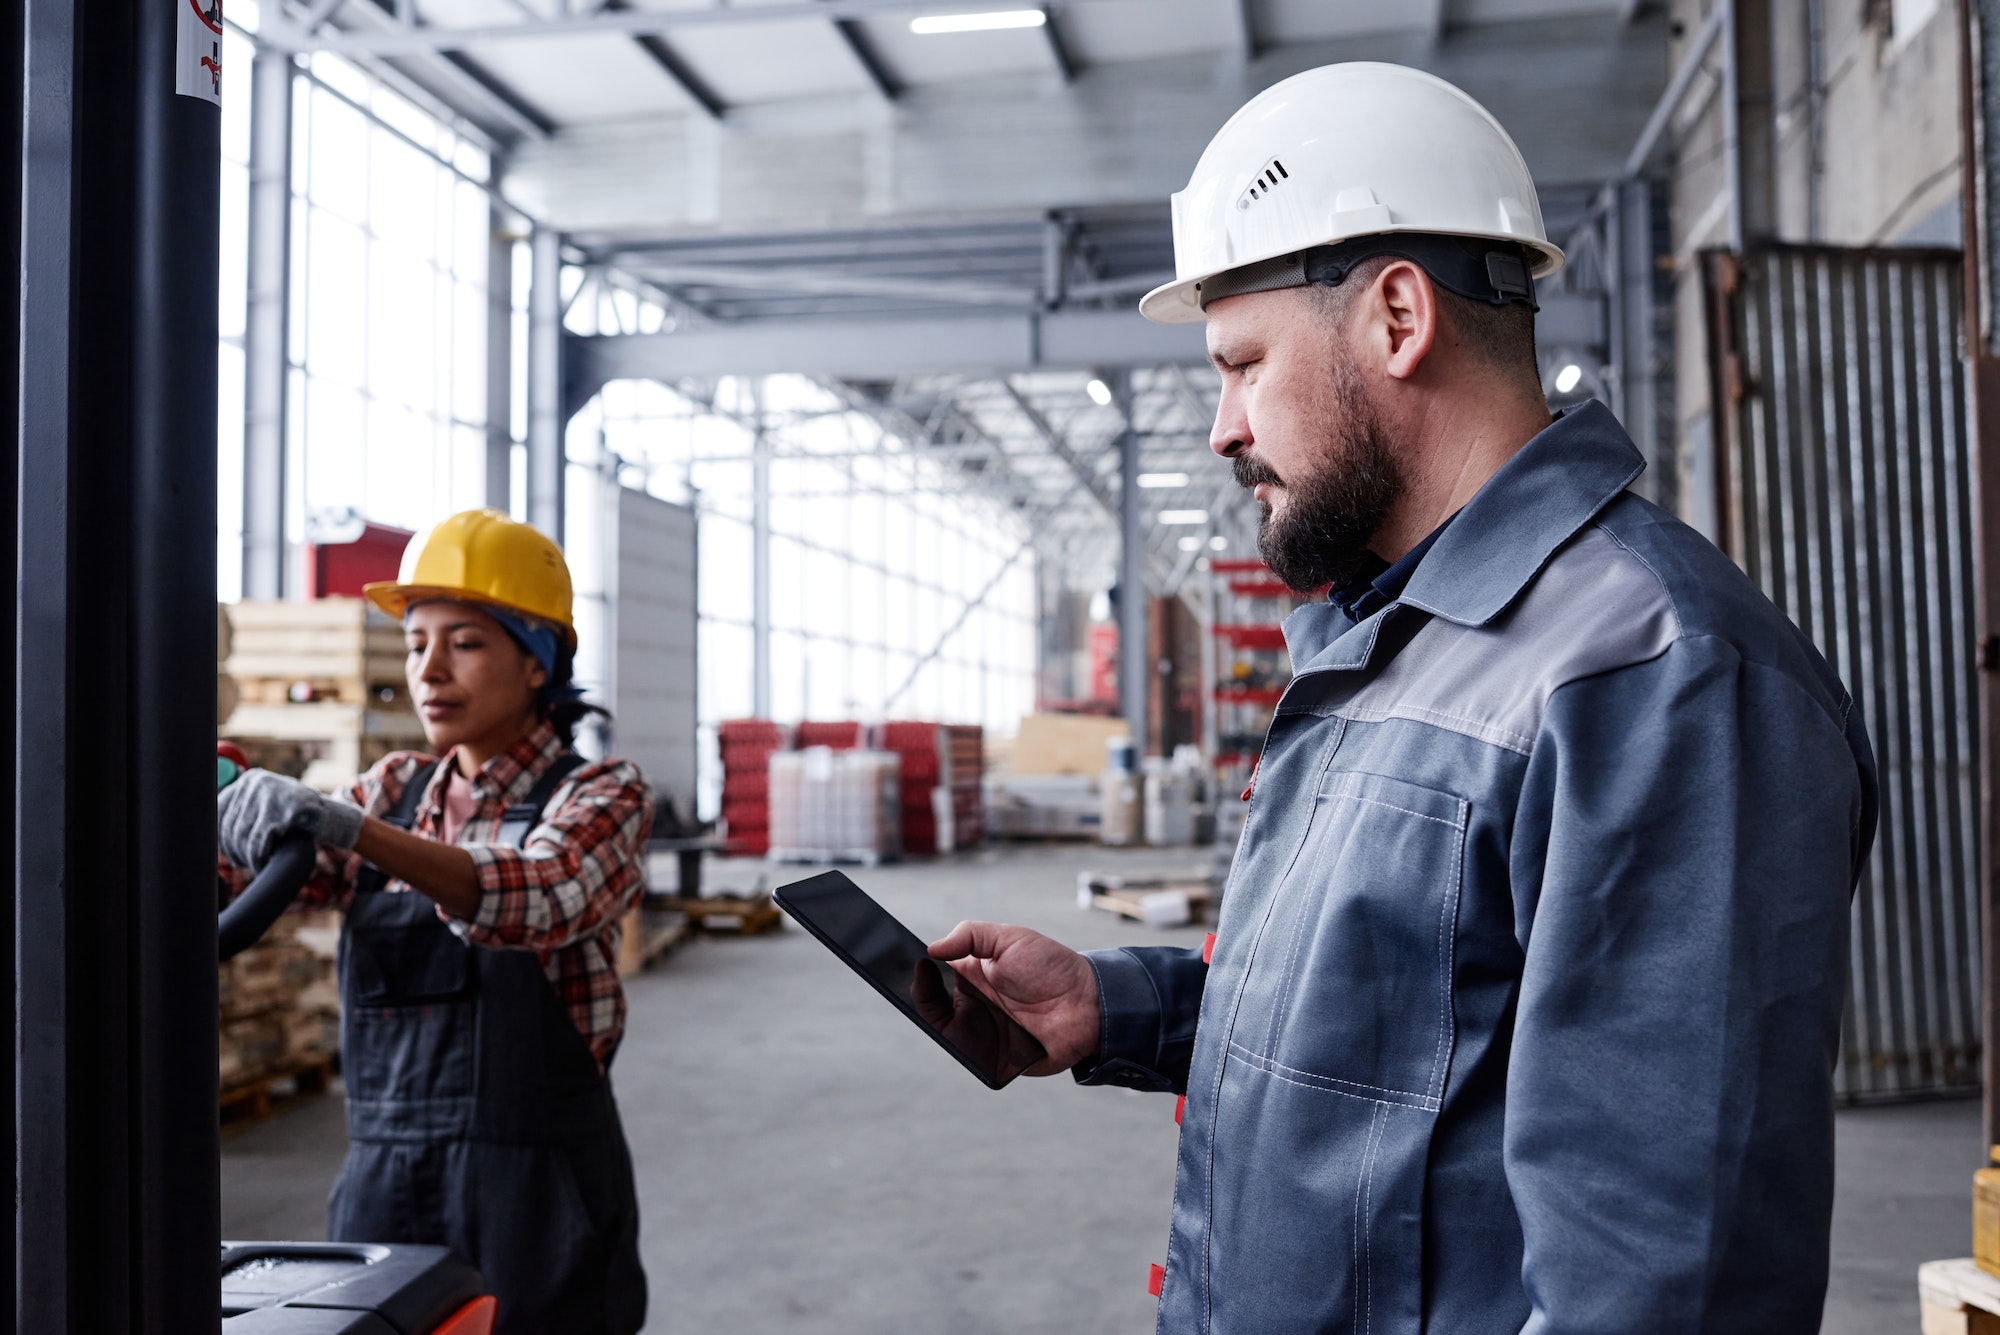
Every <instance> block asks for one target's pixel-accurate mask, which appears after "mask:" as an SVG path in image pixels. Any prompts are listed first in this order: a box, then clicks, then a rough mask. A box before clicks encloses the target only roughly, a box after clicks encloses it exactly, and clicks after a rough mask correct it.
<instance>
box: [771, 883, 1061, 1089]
mask: <svg viewBox="0 0 2000 1335" xmlns="http://www.w3.org/2000/svg"><path fill="white" fill-rule="evenodd" d="M772 899H773V900H774V901H775V902H776V903H777V905H778V907H779V908H782V909H784V910H785V911H786V912H787V913H789V914H791V915H792V916H793V917H794V918H796V919H798V920H799V923H800V925H801V926H803V927H804V928H805V929H806V930H807V931H809V932H811V933H812V934H813V935H814V936H816V937H818V938H819V940H820V942H821V943H822V944H824V945H825V946H827V947H828V948H829V949H831V950H832V951H833V952H834V954H836V955H838V956H840V957H841V959H842V960H843V961H845V962H846V964H847V967H848V968H850V969H853V970H854V971H855V972H856V973H858V974H860V975H861V976H862V977H863V978H866V979H867V980H868V981H869V982H871V983H873V984H874V985H875V988H876V990H877V991H879V992H880V993H882V995H883V996H885V997H887V998H888V999H889V1000H890V1001H891V1002H893V1003H895V1006H896V1009H898V1010H900V1011H902V1012H903V1014H905V1015H907V1016H909V1017H910V1019H912V1020H914V1021H915V1022H916V1023H917V1025H918V1027H920V1028H922V1029H923V1030H924V1031H925V1032H926V1033H928V1034H929V1035H930V1036H931V1037H932V1038H934V1039H936V1040H937V1041H938V1043H940V1044H941V1045H942V1046H943V1047H944V1049H945V1050H946V1051H947V1052H949V1053H951V1054H952V1056H954V1057H956V1058H958V1060H959V1061H960V1062H962V1063H963V1064H964V1065H965V1066H966V1067H967V1068H968V1069H970V1070H971V1071H972V1073H973V1074H974V1075H976V1076H978V1077H979V1078H980V1079H981V1080H984V1081H985V1082H986V1083H987V1084H988V1085H990V1086H992V1087H993V1088H994V1089H998V1088H1000V1087H1001V1086H1002V1085H1004V1084H1006V1083H1007V1082H1008V1081H1010V1080H1012V1079H1013V1078H1014V1077H1015V1076H1017V1075H1019V1074H1021V1072H1023V1071H1025V1070H1027V1069H1028V1068H1029V1067H1030V1066H1033V1065H1034V1064H1035V1063H1036V1062H1039V1061H1040V1060H1041V1059H1042V1058H1043V1056H1044V1055H1045V1054H1044V1053H1043V1051H1042V1045H1041V1044H1040V1043H1038V1042H1036V1041H1035V1037H1034V1035H1032V1034H1030V1033H1029V1032H1028V1031H1027V1030H1025V1029H1023V1028H1022V1027H1021V1026H1020V1025H1019V1024H1018V1023H1016V1022H1015V1021H1014V1019H1013V1018H1012V1017H1011V1016H1009V1015H1008V1014H1007V1013H1006V1012H1005V1011H1003V1010H1001V1009H1000V1008H999V1007H998V1006H996V1005H994V1004H993V1003H992V1002H990V1001H988V1000H987V999H986V998H985V997H984V996H982V995H981V994H980V993H979V992H978V991H977V990H976V989H974V988H973V987H971V986H970V985H968V984H967V983H965V982H964V981H963V980H962V979H960V978H959V976H958V973H957V971H956V970H954V969H952V968H951V967H950V966H949V965H944V964H940V963H938V962H937V961H936V960H934V959H932V958H931V957H930V954H929V952H928V951H927V950H926V949H925V948H924V943H923V942H922V941H920V940H918V939H917V935H916V933H914V932H912V931H911V930H910V929H909V928H907V927H905V926H903V924H902V923H900V922H898V921H896V920H895V919H894V918H892V917H890V916H889V912H888V910H887V909H884V908H883V907H882V906H881V905H880V904H877V903H876V902H875V901H874V900H873V899H870V898H869V897H868V895H867V893H866V892H865V891H863V890H862V889H861V887H860V886H858V885H856V884H855V883H854V882H853V881H851V880H849V879H848V878H847V877H846V876H844V875H842V874H841V873H840V872H837V871H830V872H825V873H822V874H821V875H818V876H814V877H811V878H810V879H808V880H804V881H795V882H793V883H792V884H791V885H787V886H781V887H780V888H779V889H778V890H777V891H776V893H775V894H773V895H772Z"/></svg>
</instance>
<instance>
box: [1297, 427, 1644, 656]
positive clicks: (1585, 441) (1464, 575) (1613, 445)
mask: <svg viewBox="0 0 2000 1335" xmlns="http://www.w3.org/2000/svg"><path fill="white" fill-rule="evenodd" d="M1645 467H1646V461H1645V459H1644V457H1642V456H1641V455H1640V453H1639V451H1638V449H1637V447H1635V446H1634V445H1633V444H1632V440H1631V437H1629V436H1627V435H1626V434H1625V429H1624V428H1623V427H1621V426H1620V425H1619V424H1618V419H1617V418H1616V417H1614V416H1612V414H1611V410H1610V409H1609V408H1606V407H1605V406H1604V405H1603V404H1601V403H1598V402H1597V401H1596V400H1592V401H1590V402H1588V403H1585V404H1583V405H1582V406H1581V407H1578V408H1571V409H1569V410H1568V411H1567V412H1565V413H1563V415H1562V416H1560V417H1558V418H1557V419H1556V420H1555V421H1553V422H1551V423H1550V424H1549V425H1548V426H1547V427H1545V428H1543V429H1542V430H1541V431H1540V432H1538V433H1536V435H1535V436H1534V437H1533V438H1532V439H1530V440H1529V441H1528V443H1527V444H1526V445H1523V446H1522V447H1521V448H1520V450H1519V451H1518V452H1517V453H1516V454H1515V455H1514V457H1513V458H1511V459H1509V460H1508V461H1507V462H1506V463H1504V464H1502V465H1501V466H1500V468H1499V471H1497V472H1495V473H1494V474H1493V476H1492V477H1490V478H1488V479H1487V481H1486V485H1485V486H1483V487H1481V488H1480V489H1479V491H1478V492H1477V493H1476V494H1475V495H1474V496H1473V498H1472V499H1471V500H1470V501H1468V502H1466V505H1465V508H1464V509H1462V510H1460V511H1459V512H1458V514H1457V517H1456V518H1454V519H1453V520H1452V522H1451V526H1450V527H1449V528H1447V529H1445V530H1444V532H1443V533H1441V534H1440V535H1439V536H1438V540H1437V542H1436V544H1435V545H1434V546H1432V548H1431V550H1430V552H1429V554H1428V555H1426V556H1425V557H1424V559H1423V562H1422V563H1421V564H1420V565H1418V566H1417V570H1416V573H1415V574H1414V575H1412V576H1411V577H1410V582H1409V584H1408V585H1407V586H1405V587H1404V589H1403V593H1402V596H1401V597H1400V598H1398V599H1397V600H1396V602H1395V603H1394V604H1392V605H1391V606H1390V607H1388V608H1386V609H1384V610H1383V611H1380V612H1377V613H1376V614H1375V615H1373V616H1371V617H1368V618H1367V619H1365V620H1364V621H1362V622H1361V623H1360V624H1359V625H1356V624H1355V623H1354V622H1353V621H1352V620H1350V619H1349V618H1348V617H1347V615H1346V614H1345V613H1343V612H1342V611H1341V610H1340V608H1338V607H1337V606H1334V605H1333V604H1331V603H1324V602H1320V603H1307V604H1306V605H1305V606H1303V607H1300V608H1297V609H1295V610H1294V611H1293V612H1292V614H1291V615H1290V616H1288V617H1286V618H1285V642H1286V644H1287V645H1288V646H1289V647H1290V649H1291V654H1292V663H1293V669H1294V671H1295V672H1305V671H1307V670H1308V669H1311V670H1321V669H1353V668H1361V667H1366V666H1367V664H1368V661H1369V658H1370V656H1371V655H1372V654H1373V652H1374V649H1375V643H1376V639H1377V636H1378V635H1379V633H1380V631H1381V629H1382V625H1383V622H1384V621H1385V620H1386V619H1387V618H1388V617H1390V616H1393V615H1394V614H1395V609H1396V608H1397V607H1415V608H1420V609H1422V610H1423V611H1426V612H1429V613H1430V614H1431V615H1432V616H1436V617H1442V618H1443V619H1444V620H1446V621H1451V622H1455V623H1457V624H1458V625H1461V626H1484V625H1486V624H1487V623H1488V622H1490V621H1492V620H1493V619H1494V618H1495V617H1497V616H1499V615H1500V614H1501V613H1502V612H1504V611H1506V610H1507V609H1508V608H1509V607H1510V606H1512V605H1513V603H1514V601H1515V600H1516V599H1517V598H1519V597H1520V596H1521V594H1522V592H1523V591H1524V590H1526V589H1527V587H1528V585H1529V584H1531V583H1533V582H1534V578H1535V576H1536V575H1538V574H1540V573H1541V570H1542V567H1543V566H1545V565H1547V564H1548V563H1549V558H1550V557H1552V556H1554V555H1555V554H1556V552H1557V551H1558V550H1559V549H1560V548H1561V547H1562V546H1563V544H1564V543H1566V542H1568V541H1569V540H1570V539H1571V538H1573V537H1575V536H1576V535H1577V533H1578V532H1579V531H1580V530H1582V529H1583V527H1584V526H1585V525H1587V524H1589V523H1590V521H1591V520H1593V519H1595V518H1596V517H1597V515H1598V514H1599V513H1600V512H1601V511H1602V510H1603V509H1604V507H1605V506H1607V505H1609V504H1611V502H1612V501H1613V500H1615V499H1616V498H1617V497H1618V494H1619V493H1620V492H1622V491H1624V490H1625V488H1626V487H1627V486H1628V485H1629V484H1630V483H1631V481H1632V479H1634V478H1636V477H1638V476H1639V474H1640V473H1641V472H1643V471H1644V470H1645Z"/></svg>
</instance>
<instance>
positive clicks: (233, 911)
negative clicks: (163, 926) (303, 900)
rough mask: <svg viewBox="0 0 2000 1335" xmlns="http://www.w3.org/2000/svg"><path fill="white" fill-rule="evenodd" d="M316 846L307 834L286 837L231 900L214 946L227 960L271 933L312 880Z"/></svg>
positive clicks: (218, 920)
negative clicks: (276, 923)
mask: <svg viewBox="0 0 2000 1335" xmlns="http://www.w3.org/2000/svg"><path fill="white" fill-rule="evenodd" d="M317 857H318V847H317V846H316V845H315V844H314V843H313V837H312V836H311V835H309V834H294V835H288V836H287V837H286V838H285V840H284V841H283V842H282V843H280V844H279V845H278V847H277V848H276V849H275V850H274V851H273V852H272V854H271V856H270V858H269V860H267V861H266V862H265V863H264V867H263V869H262V870H261V871H259V872H258V873H257V876H256V879H255V880H253V881H251V882H250V884H249V885H247V886H245V887H244V888H243V893H242V894H240V895H238V896H236V898H235V899H233V900H231V901H230V903H229V906H228V907H227V908H225V909H223V910H222V912H221V913H220V914H219V915H218V916H217V918H216V921H215V935H216V938H217V944H218V945H219V946H220V948H221V951H222V958H223V959H225V960H226V959H228V958H229V957H230V956H232V955H235V954H237V953H239V952H241V951H242V950H244V949H246V948H247V947H249V946H252V945H254V944H256V942H257V939H258V938H259V937H261V936H263V935H264V933H266V932H268V931H270V930H271V924H272V923H274V922H276V921H277V920H278V918H279V916H280V915H282V914H283V913H284V911H285V910H286V909H288V908H290V907H291V905H292V901H293V900H295V899H297V898H298V897H299V891H301V890H303V889H305V884H306V882H307V881H308V880H310V879H311V878H312V872H313V863H314V861H315V860H316V858H317Z"/></svg>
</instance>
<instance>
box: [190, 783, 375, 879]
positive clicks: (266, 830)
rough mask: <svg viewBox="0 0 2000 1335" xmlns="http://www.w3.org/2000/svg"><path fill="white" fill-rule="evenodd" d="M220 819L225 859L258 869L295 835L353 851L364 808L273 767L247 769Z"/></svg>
mask: <svg viewBox="0 0 2000 1335" xmlns="http://www.w3.org/2000/svg"><path fill="white" fill-rule="evenodd" d="M215 818H216V836H217V840H218V842H219V844H220V846H221V849H222V856H223V857H225V858H228V859H229V861H230V862H231V863H233V864H234V865H236V866H238V867H247V868H249V869H250V870H252V871H258V870H261V869H262V868H263V866H264V863H265V862H267V861H268V860H269V859H270V856H271V853H272V850H274V849H276V848H277V846H278V845H279V843H280V842H282V841H283V840H284V838H285V836H287V835H290V834H298V833H304V834H310V835H311V836H312V837H313V839H314V840H315V841H317V842H318V843H320V844H322V845H324V846H325V847H327V848H352V847H354V841H355V840H356V839H358V838H359V837H360V836H361V808H359V807H357V806H354V805H352V804H350V803H347V802H342V801H340V800H339V799H337V798H331V797H324V796H322V795H320V794H319V793H316V792H314V791H313V790H312V789H310V788H308V787H306V786H305V785H304V784H302V783H300V782H299V781H298V780H297V779H288V778H286V777H285V776H284V775H282V774H273V773H272V772H271V771H269V770H267V769H253V770H245V771H244V772H243V776H242V777H241V778H239V779H237V780H236V782H234V783H232V784H230V785H229V786H228V787H227V788H224V789H223V790H222V792H221V793H220V794H218V795H217V797H216V799H215Z"/></svg>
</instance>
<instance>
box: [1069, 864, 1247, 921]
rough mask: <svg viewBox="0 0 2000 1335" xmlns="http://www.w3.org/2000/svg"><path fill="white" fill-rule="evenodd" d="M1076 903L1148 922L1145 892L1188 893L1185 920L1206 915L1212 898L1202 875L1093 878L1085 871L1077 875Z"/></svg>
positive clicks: (1148, 893)
mask: <svg viewBox="0 0 2000 1335" xmlns="http://www.w3.org/2000/svg"><path fill="white" fill-rule="evenodd" d="M1077 889H1078V895H1077V899H1078V903H1079V904H1081V905H1083V906H1084V907H1087V908H1093V909H1103V910H1104V911H1105V912H1107V913H1115V914H1117V915H1118V916H1119V917H1121V918H1130V919H1132V920H1134V921H1136V922H1145V921H1147V915H1146V906H1145V903H1144V900H1145V898H1146V896H1148V895H1154V894H1159V893H1160V892H1162V891H1167V890H1177V891H1179V892H1181V893H1182V894H1184V895H1186V896H1187V903H1188V914H1189V917H1188V921H1189V922H1201V921H1203V920H1204V919H1206V918H1207V916H1208V910H1209V904H1210V902H1211V901H1212V900H1213V899H1214V888H1213V883H1212V882H1211V881H1209V879H1208V878H1206V877H1202V876H1115V877H1109V876H1108V877H1102V878H1099V877H1096V876H1093V875H1092V874H1091V873H1088V872H1086V873H1084V876H1083V877H1082V878H1080V882H1079V885H1078V887H1077Z"/></svg>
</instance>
